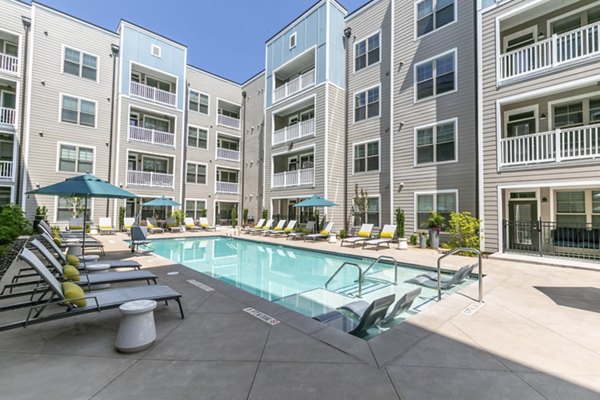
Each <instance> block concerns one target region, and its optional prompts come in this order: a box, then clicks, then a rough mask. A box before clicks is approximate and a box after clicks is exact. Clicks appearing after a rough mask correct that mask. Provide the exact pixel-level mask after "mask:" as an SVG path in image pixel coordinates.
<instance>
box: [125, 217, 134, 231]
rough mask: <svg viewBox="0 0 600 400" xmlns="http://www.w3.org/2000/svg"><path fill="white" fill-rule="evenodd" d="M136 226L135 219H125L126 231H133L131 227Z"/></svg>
mask: <svg viewBox="0 0 600 400" xmlns="http://www.w3.org/2000/svg"><path fill="white" fill-rule="evenodd" d="M134 224H135V218H132V217H127V218H123V228H125V230H126V231H127V232H129V231H131V227H132V226H133V225H134Z"/></svg>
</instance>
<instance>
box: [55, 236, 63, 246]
mask: <svg viewBox="0 0 600 400" xmlns="http://www.w3.org/2000/svg"><path fill="white" fill-rule="evenodd" d="M53 240H54V243H56V245H57V246H59V247H60V245H61V244H62V240H60V238H57V237H55V238H54V239H53Z"/></svg>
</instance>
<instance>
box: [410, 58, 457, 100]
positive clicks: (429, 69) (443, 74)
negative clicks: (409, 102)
mask: <svg viewBox="0 0 600 400" xmlns="http://www.w3.org/2000/svg"><path fill="white" fill-rule="evenodd" d="M455 55H456V52H454V51H453V52H451V53H448V54H444V55H442V56H440V57H437V58H435V59H433V60H431V61H426V62H423V63H421V64H418V65H417V66H416V70H417V71H416V80H417V82H416V86H417V100H420V99H424V98H427V97H432V96H437V95H440V94H442V93H446V92H451V91H453V90H454V89H455V86H456V85H455V81H454V79H455V78H454V56H455Z"/></svg>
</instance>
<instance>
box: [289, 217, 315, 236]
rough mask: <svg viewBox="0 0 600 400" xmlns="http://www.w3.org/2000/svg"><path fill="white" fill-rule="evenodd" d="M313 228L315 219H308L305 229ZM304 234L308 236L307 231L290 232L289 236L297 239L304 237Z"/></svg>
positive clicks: (311, 229)
mask: <svg viewBox="0 0 600 400" xmlns="http://www.w3.org/2000/svg"><path fill="white" fill-rule="evenodd" d="M313 229H315V221H308V222H307V223H306V226H305V227H304V230H305V231H310V232H312V231H313ZM304 236H306V233H305V232H290V233H288V235H287V238H288V239H292V240H295V239H300V238H303V237H304Z"/></svg>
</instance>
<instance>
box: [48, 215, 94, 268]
mask: <svg viewBox="0 0 600 400" xmlns="http://www.w3.org/2000/svg"><path fill="white" fill-rule="evenodd" d="M42 222H43V223H42ZM37 229H38V232H39V233H40V234H44V233H45V234H47V235H48V236H50V237H52V236H53V235H52V229H51V228H50V226H49V225H48V224H46V223H45V222H44V221H41V222H40V223H39V224H38V228H37ZM58 239H59V242H60V243H59V244H57V246H60V247H63V248H67V247H73V246H79V247H82V246H83V233H72V234H70V233H64V232H63V233H61V235H60V237H59V238H58ZM53 240H54V239H53ZM85 248H86V249H96V250H100V254H101V255H104V245H103V244H102V243H100V242H99V241H98V240H96V239H95V238H93V237H91V236H89V235H85ZM86 257H87V258H88V259H89V258H90V257H91V258H98V257H99V256H98V255H86Z"/></svg>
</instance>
